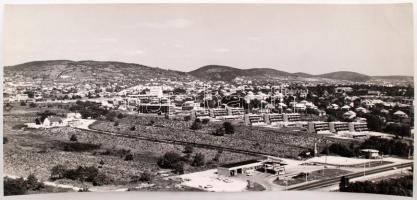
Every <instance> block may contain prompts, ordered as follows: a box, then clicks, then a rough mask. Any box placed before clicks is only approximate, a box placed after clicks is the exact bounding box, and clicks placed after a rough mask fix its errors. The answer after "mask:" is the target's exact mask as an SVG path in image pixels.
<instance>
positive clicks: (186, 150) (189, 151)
mask: <svg viewBox="0 0 417 200" xmlns="http://www.w3.org/2000/svg"><path fill="white" fill-rule="evenodd" d="M193 151H194V147H193V146H191V145H186V146H185V147H184V153H186V154H192V153H193Z"/></svg>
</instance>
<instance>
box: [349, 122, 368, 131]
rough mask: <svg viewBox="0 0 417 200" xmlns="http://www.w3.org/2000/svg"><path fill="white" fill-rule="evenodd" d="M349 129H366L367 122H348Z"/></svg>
mask: <svg viewBox="0 0 417 200" xmlns="http://www.w3.org/2000/svg"><path fill="white" fill-rule="evenodd" d="M349 131H350V132H363V131H368V124H367V123H366V122H350V123H349Z"/></svg>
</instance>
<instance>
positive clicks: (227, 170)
mask: <svg viewBox="0 0 417 200" xmlns="http://www.w3.org/2000/svg"><path fill="white" fill-rule="evenodd" d="M262 166H263V162H262V161H259V160H246V161H242V162H237V163H230V164H225V165H222V166H219V167H217V173H218V174H219V175H223V176H236V175H238V174H244V173H246V172H247V171H253V170H256V169H259V168H261V167H262Z"/></svg>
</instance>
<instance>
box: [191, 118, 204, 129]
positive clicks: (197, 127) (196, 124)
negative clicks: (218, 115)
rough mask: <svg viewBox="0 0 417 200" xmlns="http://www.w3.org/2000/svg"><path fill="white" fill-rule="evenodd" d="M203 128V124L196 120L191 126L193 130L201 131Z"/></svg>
mask: <svg viewBox="0 0 417 200" xmlns="http://www.w3.org/2000/svg"><path fill="white" fill-rule="evenodd" d="M197 119H198V118H197ZM202 128H203V127H202V126H201V122H198V121H197V120H195V121H194V122H193V124H191V127H190V129H191V130H199V129H202Z"/></svg>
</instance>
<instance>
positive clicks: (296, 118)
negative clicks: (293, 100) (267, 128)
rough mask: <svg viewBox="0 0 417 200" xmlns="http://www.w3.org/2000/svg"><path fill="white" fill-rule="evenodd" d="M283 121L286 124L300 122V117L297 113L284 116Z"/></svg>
mask: <svg viewBox="0 0 417 200" xmlns="http://www.w3.org/2000/svg"><path fill="white" fill-rule="evenodd" d="M284 121H287V122H295V121H301V115H300V114H299V113H287V114H284Z"/></svg>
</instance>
